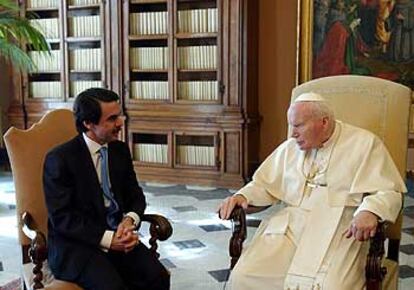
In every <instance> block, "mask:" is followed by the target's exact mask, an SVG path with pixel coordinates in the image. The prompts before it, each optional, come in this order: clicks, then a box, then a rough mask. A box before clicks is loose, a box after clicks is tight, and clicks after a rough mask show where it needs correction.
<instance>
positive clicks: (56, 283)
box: [23, 261, 82, 290]
mask: <svg viewBox="0 0 414 290" xmlns="http://www.w3.org/2000/svg"><path fill="white" fill-rule="evenodd" d="M33 267H34V264H33V263H27V264H23V278H24V283H25V285H26V288H27V289H30V290H31V289H32V288H31V286H32V284H33V276H34V275H33ZM42 272H43V285H44V288H43V289H46V290H82V288H80V287H79V286H77V285H76V284H74V283H70V282H66V281H62V280H57V279H55V277H53V274H52V272H51V271H50V268H49V265H48V264H47V261H45V262H44V263H43V267H42Z"/></svg>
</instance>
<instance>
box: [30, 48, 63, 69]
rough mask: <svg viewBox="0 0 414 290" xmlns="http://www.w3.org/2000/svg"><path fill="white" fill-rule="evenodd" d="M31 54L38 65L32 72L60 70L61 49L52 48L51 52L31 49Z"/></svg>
mask: <svg viewBox="0 0 414 290" xmlns="http://www.w3.org/2000/svg"><path fill="white" fill-rule="evenodd" d="M29 56H30V58H31V59H32V61H33V63H34V64H35V65H36V67H35V68H34V70H33V71H32V72H50V71H60V69H61V65H60V64H61V51H60V50H51V51H50V54H48V53H47V52H45V51H29Z"/></svg>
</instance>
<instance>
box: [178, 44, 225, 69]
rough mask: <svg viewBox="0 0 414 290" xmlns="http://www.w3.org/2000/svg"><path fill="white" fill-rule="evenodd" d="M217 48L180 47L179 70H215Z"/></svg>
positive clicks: (211, 46) (214, 46)
mask: <svg viewBox="0 0 414 290" xmlns="http://www.w3.org/2000/svg"><path fill="white" fill-rule="evenodd" d="M216 54H217V46H216V45H200V46H181V47H179V48H178V68H179V69H216V68H217V56H216Z"/></svg>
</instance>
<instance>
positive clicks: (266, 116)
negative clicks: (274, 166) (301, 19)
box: [259, 0, 297, 160]
mask: <svg viewBox="0 0 414 290" xmlns="http://www.w3.org/2000/svg"><path fill="white" fill-rule="evenodd" d="M259 1H260V2H259V3H260V11H259V13H260V17H259V112H260V114H261V116H262V118H263V120H262V123H261V129H260V160H263V159H264V158H265V157H266V156H267V155H268V154H269V153H270V152H271V151H272V150H273V149H274V148H275V147H276V146H277V145H279V144H280V143H281V142H282V141H283V140H285V139H286V130H287V125H286V110H287V108H288V104H289V100H290V93H291V90H292V88H293V87H294V85H295V75H296V19H297V16H296V13H297V1H294V0H288V1H285V0H259Z"/></svg>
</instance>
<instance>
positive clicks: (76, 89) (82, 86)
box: [70, 81, 103, 98]
mask: <svg viewBox="0 0 414 290" xmlns="http://www.w3.org/2000/svg"><path fill="white" fill-rule="evenodd" d="M102 87H103V85H102V81H71V82H70V97H72V98H73V97H76V96H77V95H78V94H79V93H81V92H83V91H84V90H87V89H89V88H102Z"/></svg>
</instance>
